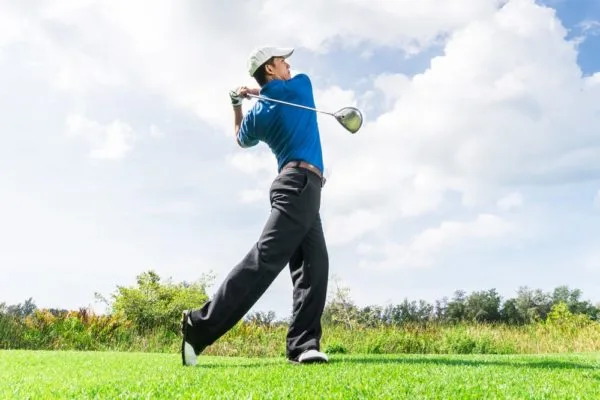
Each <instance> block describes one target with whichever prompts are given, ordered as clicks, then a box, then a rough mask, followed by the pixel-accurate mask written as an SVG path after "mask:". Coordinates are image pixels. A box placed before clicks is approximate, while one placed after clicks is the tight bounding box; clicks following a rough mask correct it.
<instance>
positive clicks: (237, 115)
mask: <svg viewBox="0 0 600 400" xmlns="http://www.w3.org/2000/svg"><path fill="white" fill-rule="evenodd" d="M233 120H234V122H233V126H234V129H233V133H234V137H235V142H236V143H237V144H238V145H239V144H240V142H239V140H238V133H239V131H240V127H241V126H242V121H243V120H244V114H242V106H241V105H239V106H233Z"/></svg>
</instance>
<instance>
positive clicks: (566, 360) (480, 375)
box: [0, 350, 600, 399]
mask: <svg viewBox="0 0 600 400" xmlns="http://www.w3.org/2000/svg"><path fill="white" fill-rule="evenodd" d="M598 393H600V354H598V353H588V354H560V355H548V354H545V355H368V356H367V355H332V356H331V358H330V363H329V364H327V365H292V364H289V363H287V362H286V361H285V360H284V359H283V358H277V357H274V358H234V357H213V356H203V357H202V358H201V364H200V365H199V366H197V367H182V366H181V364H180V358H179V355H178V354H155V353H118V352H75V351H25V350H3V351H0V398H1V399H47V398H52V399H61V398H76V399H92V398H96V399H100V398H102V399H106V398H109V399H112V398H114V399H116V398H118V399H161V398H164V399H176V398H187V399H192V398H197V399H210V398H227V399H284V398H286V399H312V398H318V399H361V398H372V399H387V398H395V399H403V398H407V399H433V398H436V399H439V398H453V399H464V398H476V399H481V398H485V399H591V398H597V396H598Z"/></svg>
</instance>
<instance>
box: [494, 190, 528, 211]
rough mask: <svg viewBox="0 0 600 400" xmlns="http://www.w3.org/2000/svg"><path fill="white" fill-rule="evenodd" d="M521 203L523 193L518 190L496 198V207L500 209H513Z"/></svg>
mask: <svg viewBox="0 0 600 400" xmlns="http://www.w3.org/2000/svg"><path fill="white" fill-rule="evenodd" d="M522 205H523V195H522V194H521V193H519V192H513V193H509V194H507V195H506V196H504V197H503V198H501V199H500V200H498V207H499V208H500V209H501V210H505V211H508V210H513V209H515V208H519V207H521V206H522Z"/></svg>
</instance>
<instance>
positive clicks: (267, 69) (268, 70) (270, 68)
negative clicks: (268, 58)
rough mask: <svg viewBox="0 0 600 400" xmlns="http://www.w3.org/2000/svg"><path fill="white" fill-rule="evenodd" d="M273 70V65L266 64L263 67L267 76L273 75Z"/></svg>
mask: <svg viewBox="0 0 600 400" xmlns="http://www.w3.org/2000/svg"><path fill="white" fill-rule="evenodd" d="M274 68H275V66H274V65H273V64H267V65H265V72H266V73H267V74H268V75H273V69H274Z"/></svg>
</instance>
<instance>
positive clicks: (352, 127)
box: [333, 107, 363, 133]
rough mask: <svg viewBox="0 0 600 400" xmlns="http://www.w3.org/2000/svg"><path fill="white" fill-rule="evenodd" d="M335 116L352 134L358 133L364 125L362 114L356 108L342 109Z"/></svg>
mask: <svg viewBox="0 0 600 400" xmlns="http://www.w3.org/2000/svg"><path fill="white" fill-rule="evenodd" d="M333 116H334V117H335V119H337V121H338V122H339V123H340V124H341V125H342V126H343V127H344V128H346V129H347V130H348V132H350V133H356V132H358V130H359V129H360V127H361V126H362V123H363V115H362V112H361V111H360V110H359V109H358V108H356V107H344V108H341V109H339V110H338V111H336V112H335V113H334V114H333Z"/></svg>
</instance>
